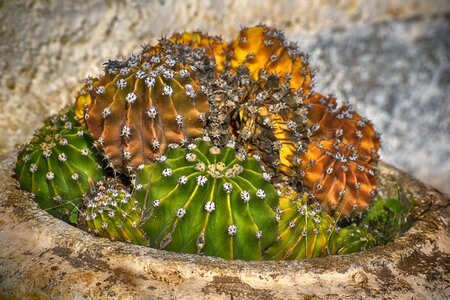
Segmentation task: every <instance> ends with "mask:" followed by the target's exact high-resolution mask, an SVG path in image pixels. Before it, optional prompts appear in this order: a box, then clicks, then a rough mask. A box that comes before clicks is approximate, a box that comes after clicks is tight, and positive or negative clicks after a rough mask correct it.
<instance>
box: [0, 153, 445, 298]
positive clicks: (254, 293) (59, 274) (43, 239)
mask: <svg viewBox="0 0 450 300" xmlns="http://www.w3.org/2000/svg"><path fill="white" fill-rule="evenodd" d="M14 161H15V155H13V154H8V155H6V156H2V157H0V241H1V245H0V298H2V299H5V298H6V299H158V298H161V299H180V298H188V299H204V298H207V299H211V298H212V299H230V298H233V299H235V298H245V299H252V298H258V299H265V298H267V299H367V298H383V299H405V298H407V299H425V298H430V299H443V298H446V297H449V296H450V289H449V283H450V276H449V266H450V247H449V245H450V242H449V241H450V239H449V230H448V221H449V210H450V209H449V205H448V203H449V199H448V196H446V195H443V194H441V193H440V192H438V191H436V190H434V189H433V188H431V187H429V186H427V185H425V184H422V183H420V182H418V181H417V180H416V179H414V178H412V177H411V176H409V175H407V174H405V173H403V172H401V171H399V170H397V169H395V168H394V167H392V166H389V165H387V164H384V163H381V166H380V172H379V180H380V182H381V186H382V187H383V191H382V193H383V196H389V195H394V194H395V193H396V192H395V190H396V185H397V184H398V185H400V186H401V188H402V189H404V191H405V192H406V193H407V195H408V196H409V197H410V198H411V199H413V200H414V201H416V202H417V204H418V205H419V206H422V207H428V206H429V205H431V207H430V209H429V210H428V211H427V213H426V214H425V216H424V218H423V219H422V220H420V221H418V222H416V223H415V225H414V226H413V227H412V229H410V230H409V231H408V232H407V233H406V234H405V235H404V236H402V237H401V238H398V239H397V240H396V241H395V242H393V243H390V244H388V245H385V246H381V247H377V248H373V249H369V250H366V251H363V252H360V253H356V254H352V255H342V256H330V257H325V258H315V259H306V260H302V261H282V262H279V261H258V262H243V261H225V260H222V259H218V258H213V257H202V256H198V255H187V254H175V253H170V252H166V251H159V250H154V249H150V248H146V247H141V246H136V245H131V244H126V243H121V242H111V241H109V240H108V239H104V238H97V237H94V236H91V235H89V234H87V233H85V232H83V231H81V230H79V229H77V228H74V227H72V226H70V225H68V224H66V223H64V222H62V221H60V220H57V219H55V218H53V217H52V216H50V215H49V214H47V213H46V212H44V211H42V210H40V209H39V208H38V207H37V205H36V204H35V203H34V202H33V201H32V199H31V198H30V197H29V196H28V195H27V194H26V193H24V192H22V191H20V190H18V189H17V188H16V183H15V181H14V180H13V179H12V178H11V175H12V172H11V169H12V167H13V164H14Z"/></svg>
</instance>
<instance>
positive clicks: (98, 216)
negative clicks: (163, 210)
mask: <svg viewBox="0 0 450 300" xmlns="http://www.w3.org/2000/svg"><path fill="white" fill-rule="evenodd" d="M83 204H84V207H83V211H82V213H81V216H82V218H79V219H80V221H79V222H78V223H79V226H81V227H82V226H83V224H84V226H85V227H86V229H87V231H89V232H92V233H94V234H96V235H99V236H102V237H108V238H110V239H111V240H114V241H123V242H129V243H133V244H138V245H144V246H146V245H148V240H147V238H146V236H145V234H144V232H143V231H142V230H141V229H140V225H141V216H142V212H143V207H142V205H141V204H140V203H139V202H137V201H136V199H134V198H133V197H132V195H131V194H130V193H129V192H128V191H127V189H126V188H125V187H124V186H123V184H121V183H120V182H118V181H117V179H110V180H107V181H99V182H97V184H96V185H95V188H94V191H92V193H89V194H87V195H85V196H84V197H83Z"/></svg>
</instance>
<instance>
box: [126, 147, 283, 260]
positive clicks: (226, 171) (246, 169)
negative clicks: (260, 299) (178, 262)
mask: <svg viewBox="0 0 450 300" xmlns="http://www.w3.org/2000/svg"><path fill="white" fill-rule="evenodd" d="M159 161H160V162H158V163H154V164H151V165H148V166H145V167H144V168H143V169H142V170H141V171H140V172H139V173H138V177H137V181H136V192H135V197H136V198H137V199H139V201H144V202H145V203H146V206H147V210H146V212H145V213H144V215H145V217H146V220H145V222H144V223H143V225H142V228H143V230H144V231H145V232H146V233H147V236H148V237H149V239H150V245H151V246H152V247H155V248H159V249H166V250H170V251H177V252H184V253H201V254H205V255H212V256H219V257H222V258H225V259H243V260H258V259H261V258H262V252H263V251H264V250H266V249H267V248H268V247H269V246H270V245H272V244H273V243H274V242H275V240H276V237H277V235H278V231H277V224H276V220H275V212H274V209H275V208H276V206H277V204H278V195H277V192H276V190H275V189H274V187H273V186H272V185H271V184H270V183H269V182H267V180H266V179H268V178H267V177H264V173H263V171H262V169H261V167H260V165H259V162H258V161H257V160H256V159H255V158H247V157H246V154H245V153H237V152H236V151H235V150H234V147H233V144H232V143H230V144H229V145H228V146H227V147H224V148H223V149H220V148H218V147H216V146H211V144H210V143H209V142H208V141H196V142H195V143H193V144H189V145H188V146H187V149H186V148H180V147H178V148H174V149H170V150H168V151H167V152H166V154H165V156H161V157H160V158H159Z"/></svg>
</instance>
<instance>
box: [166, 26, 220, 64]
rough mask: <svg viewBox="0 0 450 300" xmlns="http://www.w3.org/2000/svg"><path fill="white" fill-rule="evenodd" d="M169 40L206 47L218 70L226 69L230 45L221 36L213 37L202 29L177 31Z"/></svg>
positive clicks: (196, 46)
mask: <svg viewBox="0 0 450 300" xmlns="http://www.w3.org/2000/svg"><path fill="white" fill-rule="evenodd" d="M169 40H170V41H171V42H173V43H176V44H185V45H188V46H190V47H192V48H203V49H205V55H206V56H207V57H210V58H213V59H214V62H215V69H216V71H217V72H222V71H223V70H224V69H225V63H226V53H227V47H228V46H227V44H226V43H225V42H224V41H223V40H222V39H221V38H220V37H215V36H214V37H213V36H209V35H207V34H204V33H202V32H200V31H195V32H183V33H176V34H174V35H173V36H172V37H171V38H170V39H169Z"/></svg>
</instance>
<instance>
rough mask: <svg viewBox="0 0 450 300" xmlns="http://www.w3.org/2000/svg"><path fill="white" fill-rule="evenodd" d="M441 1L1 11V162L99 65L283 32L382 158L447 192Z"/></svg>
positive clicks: (132, 4) (81, 5)
mask: <svg viewBox="0 0 450 300" xmlns="http://www.w3.org/2000/svg"><path fill="white" fill-rule="evenodd" d="M449 14H450V3H449V1H448V0H390V1H389V0H376V1H366V0H343V1H335V0H334V1H329V0H316V1H306V0H300V1H293V0H280V1H277V3H276V5H273V1H272V0H262V1H256V0H239V1H222V0H200V1H197V0H186V1H175V0H160V1H151V4H146V2H145V1H134V0H122V1H102V0H93V1H87V0H80V1H60V0H47V1H43V0H40V1H36V0H17V1H0V57H1V58H2V59H1V60H0V73H1V74H2V76H0V130H1V131H2V137H1V138H0V153H6V152H8V151H11V150H13V148H14V146H15V145H16V144H17V143H20V142H24V141H25V140H26V139H28V138H29V137H30V136H31V133H32V131H33V130H34V129H35V128H37V127H39V126H41V125H42V120H43V118H44V117H45V116H46V115H48V114H49V113H53V112H56V111H57V110H58V109H59V108H61V107H62V106H63V105H64V104H65V103H70V102H72V101H73V99H74V96H75V94H76V91H77V89H79V88H80V85H81V82H82V79H83V78H85V77H86V76H87V75H89V74H97V73H98V72H99V71H100V69H101V65H102V62H104V61H106V60H107V59H114V58H118V57H120V56H121V55H122V54H123V55H129V54H131V53H132V52H133V51H134V52H137V51H139V45H141V44H142V43H147V42H155V41H156V39H157V38H158V37H159V36H160V35H170V34H171V33H173V32H177V31H182V30H194V29H201V30H205V31H209V32H210V33H212V34H221V35H223V37H224V38H226V39H230V38H232V37H233V36H235V34H236V33H237V31H238V30H239V27H240V25H255V24H258V23H260V22H262V23H266V24H268V25H273V26H277V27H280V28H283V29H284V30H285V32H286V34H287V36H288V37H289V38H290V39H294V40H298V41H299V42H300V44H301V45H302V46H303V48H305V50H307V51H308V52H310V53H311V55H310V56H311V61H312V63H313V65H314V66H315V67H316V68H317V69H318V71H319V78H318V79H319V81H318V84H319V85H318V90H320V91H324V92H332V93H335V94H337V95H338V96H339V99H341V100H349V101H351V102H352V103H355V104H356V106H357V108H358V110H360V111H363V112H365V113H366V115H367V116H368V117H369V118H371V119H373V120H374V122H375V125H376V127H377V128H378V129H379V130H381V131H383V132H384V141H385V147H384V149H383V152H382V153H383V158H384V159H385V160H386V161H388V162H391V163H394V164H395V165H397V166H399V167H401V168H403V169H405V170H407V171H409V172H411V173H413V174H415V175H416V176H418V177H419V178H420V179H422V180H424V181H426V182H428V183H432V184H433V185H435V186H436V187H438V188H439V189H441V190H443V191H445V192H447V193H450V185H449V184H448V178H450V148H449V147H450V146H449V145H450V118H449V115H450V104H449V103H450V101H449V96H448V95H449V86H450V85H449V81H448V80H449V78H450V75H449V74H450V63H449V55H450V54H449V51H448V49H449V44H450V42H449V40H450V38H449V37H450V26H449V18H448V16H449Z"/></svg>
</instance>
